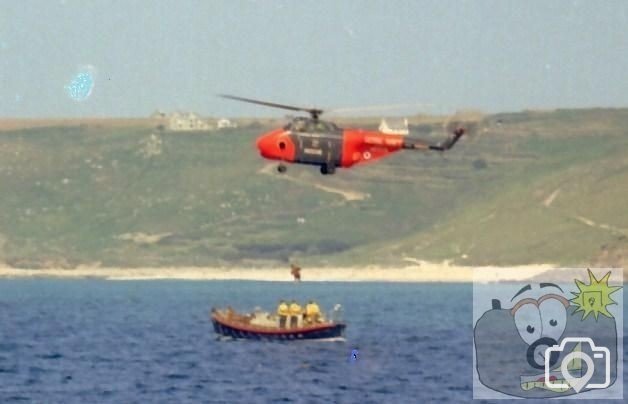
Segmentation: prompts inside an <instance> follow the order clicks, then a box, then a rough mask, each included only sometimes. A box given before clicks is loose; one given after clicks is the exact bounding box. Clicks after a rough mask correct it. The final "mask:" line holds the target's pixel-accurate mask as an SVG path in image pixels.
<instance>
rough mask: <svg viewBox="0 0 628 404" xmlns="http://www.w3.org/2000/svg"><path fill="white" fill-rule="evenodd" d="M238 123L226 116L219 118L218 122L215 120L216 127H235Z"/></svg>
mask: <svg viewBox="0 0 628 404" xmlns="http://www.w3.org/2000/svg"><path fill="white" fill-rule="evenodd" d="M237 127H238V124H237V123H235V122H231V121H230V120H229V119H227V118H220V119H219V120H218V122H216V128H217V129H227V128H237Z"/></svg>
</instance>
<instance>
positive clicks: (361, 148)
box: [218, 94, 466, 175]
mask: <svg viewBox="0 0 628 404" xmlns="http://www.w3.org/2000/svg"><path fill="white" fill-rule="evenodd" d="M218 96H219V97H222V98H227V99H231V100H235V101H242V102H248V103H252V104H258V105H264V106H267V107H273V108H281V109H286V110H290V111H297V112H306V113H308V114H309V117H303V116H298V117H294V118H292V120H291V121H290V122H289V123H288V124H287V125H285V126H284V127H282V128H278V129H274V130H271V131H270V132H267V133H264V134H262V135H261V136H259V137H258V139H257V142H256V146H257V149H258V150H259V152H260V154H261V155H262V157H264V158H266V159H269V160H275V161H279V164H278V165H277V171H278V172H279V173H285V172H286V171H287V169H288V168H287V166H286V163H292V164H306V165H313V166H318V167H320V172H321V174H323V175H331V174H334V173H335V172H336V169H337V168H350V167H353V166H354V165H357V164H362V163H366V162H371V161H375V160H378V159H381V158H382V157H385V156H387V155H389V154H391V153H395V152H398V151H401V150H420V151H437V152H444V151H447V150H449V149H451V148H452V147H453V146H454V145H455V144H456V143H457V142H458V140H459V139H460V138H461V137H462V136H463V135H464V134H465V132H466V131H465V128H463V127H455V128H453V130H452V132H451V133H450V134H449V136H448V137H447V139H445V140H444V141H442V142H439V143H435V144H431V143H429V142H426V141H424V140H420V139H413V138H409V137H407V136H405V135H395V134H387V133H383V132H379V131H374V130H365V129H349V128H340V127H339V126H337V125H336V124H335V123H333V122H329V121H324V120H321V119H319V118H320V116H321V115H322V114H323V112H324V111H323V110H322V109H320V108H304V107H298V106H294V105H286V104H277V103H274V102H268V101H260V100H255V99H251V98H244V97H238V96H234V95H228V94H219V95H218Z"/></svg>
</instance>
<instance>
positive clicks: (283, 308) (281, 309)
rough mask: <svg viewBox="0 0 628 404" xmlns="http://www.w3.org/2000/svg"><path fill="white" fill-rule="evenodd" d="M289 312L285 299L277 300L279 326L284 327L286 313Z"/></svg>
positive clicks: (286, 317)
mask: <svg viewBox="0 0 628 404" xmlns="http://www.w3.org/2000/svg"><path fill="white" fill-rule="evenodd" d="M289 314H290V310H289V308H288V303H286V301H285V300H280V301H279V306H277V315H278V316H279V328H286V320H287V319H288V315H289Z"/></svg>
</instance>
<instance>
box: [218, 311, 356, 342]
mask: <svg viewBox="0 0 628 404" xmlns="http://www.w3.org/2000/svg"><path fill="white" fill-rule="evenodd" d="M212 324H213V325H214V331H216V333H217V334H219V335H221V336H225V337H231V338H238V339H254V340H270V341H291V340H315V339H337V338H342V337H343V336H344V331H345V328H346V324H343V323H326V324H317V325H312V326H308V327H301V328H287V329H272V328H268V327H255V326H251V325H246V324H240V323H236V322H229V321H226V320H225V319H223V318H219V317H218V316H212Z"/></svg>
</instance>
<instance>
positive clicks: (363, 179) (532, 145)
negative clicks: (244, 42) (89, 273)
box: [0, 109, 628, 267]
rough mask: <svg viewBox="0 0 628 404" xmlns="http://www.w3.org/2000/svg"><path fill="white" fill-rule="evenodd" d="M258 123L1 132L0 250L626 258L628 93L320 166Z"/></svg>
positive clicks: (49, 255)
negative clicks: (369, 160)
mask: <svg viewBox="0 0 628 404" xmlns="http://www.w3.org/2000/svg"><path fill="white" fill-rule="evenodd" d="M420 129H421V131H422V132H424V129H425V127H421V128H420ZM260 131H263V128H262V129H259V128H256V129H236V130H228V131H218V132H206V133H201V132H199V133H169V132H165V133H161V132H159V131H157V130H153V129H150V128H142V127H135V128H128V129H124V128H113V127H112V128H107V127H106V126H103V125H99V126H98V127H97V126H95V125H94V126H93V127H92V126H89V125H84V126H83V127H67V128H64V127H51V128H35V129H23V130H16V131H5V132H0V190H1V191H2V198H1V199H0V262H4V263H5V264H8V265H12V266H16V267H52V266H54V267H74V266H76V265H81V264H87V265H102V266H126V267H135V266H176V265H182V266H183V265H186V266H187V265H199V266H200V265H203V266H205V265H207V266H214V265H224V266H242V265H246V266H268V265H277V264H278V263H280V264H281V265H283V264H284V263H286V262H287V261H289V260H291V259H294V260H297V261H298V262H300V263H301V264H302V265H364V264H385V265H395V266H397V265H405V264H407V261H406V260H405V258H412V259H421V260H439V261H440V260H451V261H453V262H456V263H459V264H469V265H513V264H530V263H540V262H547V263H554V264H559V265H594V264H595V265H622V264H624V265H625V264H626V263H627V262H628V239H627V236H628V203H627V201H628V110H625V109H617V110H606V109H593V110H558V111H554V112H522V113H513V114H499V115H493V116H489V117H487V118H485V120H484V121H482V123H481V125H480V128H479V133H480V135H476V136H474V137H472V138H466V139H464V140H463V141H461V142H460V144H459V145H458V146H457V147H456V148H454V149H453V150H451V151H450V152H448V153H447V154H445V155H442V156H441V155H439V154H421V153H413V152H403V153H399V154H397V155H395V156H392V157H390V158H388V159H385V160H383V161H382V162H381V163H379V164H371V165H367V166H362V167H356V168H354V169H351V170H340V171H339V172H338V173H337V175H334V176H325V177H323V176H320V174H319V173H318V171H317V170H316V169H315V168H312V167H297V166H291V167H290V168H289V170H288V174H287V175H288V176H289V179H286V178H281V177H280V176H279V175H278V174H275V173H274V172H272V171H271V170H266V171H265V172H261V171H262V169H264V168H265V167H266V165H267V164H268V163H267V162H265V161H264V160H262V159H261V158H260V157H259V156H258V155H257V152H256V151H255V149H254V139H255V137H256V135H257V134H258V133H259V132H260ZM435 132H438V131H436V130H435ZM317 186H318V187H317ZM321 186H322V187H327V188H328V189H326V190H325V189H321V188H320V187H321ZM336 190H342V191H346V192H355V193H358V194H360V193H361V194H367V195H368V196H367V197H366V198H364V199H357V200H347V199H346V198H345V197H344V196H342V195H341V194H339V193H337V192H330V191H336Z"/></svg>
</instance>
